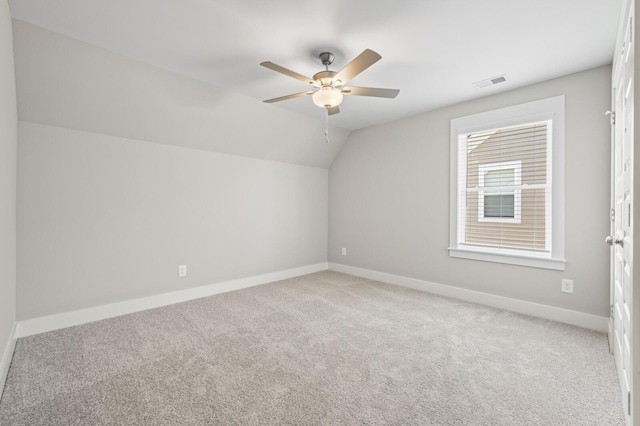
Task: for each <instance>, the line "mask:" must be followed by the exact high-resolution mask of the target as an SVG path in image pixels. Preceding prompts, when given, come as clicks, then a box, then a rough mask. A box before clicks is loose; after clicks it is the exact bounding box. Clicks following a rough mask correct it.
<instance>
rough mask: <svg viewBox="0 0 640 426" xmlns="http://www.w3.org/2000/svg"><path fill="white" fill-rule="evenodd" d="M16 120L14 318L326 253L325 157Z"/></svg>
mask: <svg viewBox="0 0 640 426" xmlns="http://www.w3.org/2000/svg"><path fill="white" fill-rule="evenodd" d="M18 130H19V131H18V134H19V142H20V144H19V149H18V236H19V240H18V319H19V320H25V319H29V318H35V317H40V316H44V315H50V314H55V313H61V312H67V311H71V310H75V309H81V308H87V307H91V306H97V305H103V304H107V303H112V302H118V301H123V300H128V299H133V298H137V297H143V296H150V295H155V294H161V293H166V292H170V291H175V290H181V289H186V288H189V287H195V286H200V285H205V284H212V283H216V282H221V281H226V280H232V279H236V278H243V277H249V276H254V275H260V274H264V273H269V272H275V271H281V270H286V269H291V268H296V267H300V266H305V265H312V264H317V263H322V262H326V260H327V259H326V248H327V232H328V231H327V203H328V199H327V198H328V183H327V182H328V170H327V169H323V168H314V167H308V166H298V165H293V164H286V163H280V162H273V161H266V160H259V159H253V158H246V157H240V156H233V155H228V154H218V153H212V152H208V151H201V150H195V149H187V148H182V147H176V146H170V145H162V144H157V143H152V142H144V141H139V140H133V139H124V138H118V137H114V136H108V135H100V134H96V133H88V132H83V131H78V130H71V129H64V128H60V127H52V126H47V125H41V124H34V123H26V122H22V121H20V122H19V128H18ZM182 264H186V265H187V267H188V275H187V277H185V278H178V265H182Z"/></svg>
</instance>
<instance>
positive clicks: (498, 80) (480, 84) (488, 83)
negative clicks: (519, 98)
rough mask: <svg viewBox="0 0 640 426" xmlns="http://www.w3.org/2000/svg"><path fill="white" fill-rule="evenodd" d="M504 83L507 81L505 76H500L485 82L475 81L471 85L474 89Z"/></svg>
mask: <svg viewBox="0 0 640 426" xmlns="http://www.w3.org/2000/svg"><path fill="white" fill-rule="evenodd" d="M505 81H507V75H506V74H502V75H497V76H495V77H491V78H487V79H486V80H480V81H476V82H475V83H473V85H474V86H476V87H487V86H493V85H494V84H498V83H504V82H505Z"/></svg>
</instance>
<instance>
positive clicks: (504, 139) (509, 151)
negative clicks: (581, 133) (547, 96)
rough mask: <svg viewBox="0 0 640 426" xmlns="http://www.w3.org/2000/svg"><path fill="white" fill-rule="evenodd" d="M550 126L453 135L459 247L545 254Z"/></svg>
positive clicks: (548, 234)
mask: <svg viewBox="0 0 640 426" xmlns="http://www.w3.org/2000/svg"><path fill="white" fill-rule="evenodd" d="M551 127H552V121H551V120H547V121H537V122H534V123H527V124H522V125H518V126H511V127H503V128H497V129H491V130H483V131H479V132H472V133H465V134H460V135H458V143H459V146H458V150H457V151H458V209H457V211H458V218H457V222H458V232H457V236H458V241H457V243H458V245H467V246H477V247H487V248H490V247H495V248H502V249H515V250H526V251H535V252H537V253H540V254H542V253H545V252H547V253H550V251H551V229H552V226H551V200H552V194H551V188H552V185H551V177H552V174H551V135H552V128H551Z"/></svg>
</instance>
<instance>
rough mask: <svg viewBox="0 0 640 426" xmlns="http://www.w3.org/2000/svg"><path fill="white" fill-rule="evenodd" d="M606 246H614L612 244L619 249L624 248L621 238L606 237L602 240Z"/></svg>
mask: <svg viewBox="0 0 640 426" xmlns="http://www.w3.org/2000/svg"><path fill="white" fill-rule="evenodd" d="M604 241H605V242H606V243H607V244H609V245H610V246H612V245H614V244H618V245H620V247H624V241H623V239H622V238H617V237H612V236H608V237H607V239H606V240H604Z"/></svg>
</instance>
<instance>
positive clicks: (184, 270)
mask: <svg viewBox="0 0 640 426" xmlns="http://www.w3.org/2000/svg"><path fill="white" fill-rule="evenodd" d="M186 276H187V265H180V266H178V277H180V278H182V277H186Z"/></svg>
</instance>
